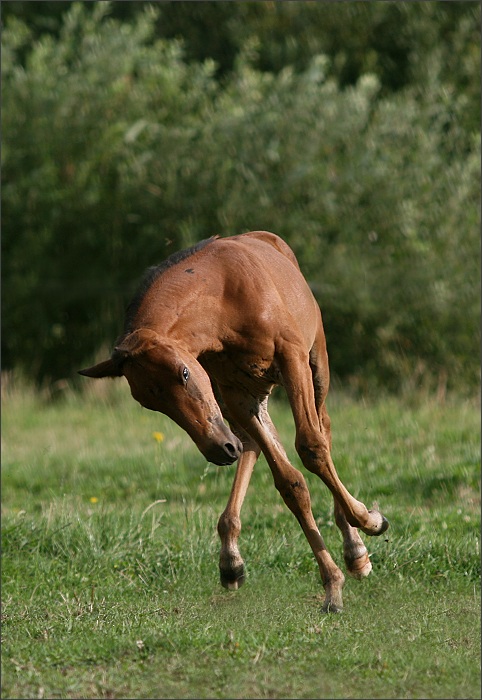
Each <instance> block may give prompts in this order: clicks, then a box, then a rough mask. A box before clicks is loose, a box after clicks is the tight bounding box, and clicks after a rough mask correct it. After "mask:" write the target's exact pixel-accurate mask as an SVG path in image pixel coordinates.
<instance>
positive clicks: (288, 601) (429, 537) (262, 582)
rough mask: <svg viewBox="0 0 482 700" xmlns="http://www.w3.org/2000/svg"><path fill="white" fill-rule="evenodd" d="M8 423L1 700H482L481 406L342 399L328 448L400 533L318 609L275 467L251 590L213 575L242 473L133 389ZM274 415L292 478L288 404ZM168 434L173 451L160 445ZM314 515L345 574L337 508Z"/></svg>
mask: <svg viewBox="0 0 482 700" xmlns="http://www.w3.org/2000/svg"><path fill="white" fill-rule="evenodd" d="M4 393H5V395H4V397H3V411H2V453H3V454H2V512H3V517H2V543H3V568H2V577H3V586H2V595H3V611H2V620H3V625H2V627H3V650H2V696H3V697H4V698H37V697H48V698H79V697H83V698H132V697H134V698H284V697H290V698H366V697H367V698H480V663H479V660H480V585H479V581H480V579H479V576H480V559H479V530H480V496H479V485H480V472H479V469H480V417H479V408H478V406H477V405H476V404H474V403H471V402H468V401H455V400H450V401H448V402H447V403H446V404H445V405H438V404H436V403H434V402H433V401H431V400H427V401H425V402H422V401H420V402H418V403H412V404H409V403H407V402H403V401H401V400H395V399H393V398H392V399H384V400H380V401H379V402H375V403H365V402H360V401H359V402H355V401H353V400H351V399H349V398H347V397H343V396H340V395H333V396H330V400H329V409H330V415H331V418H332V426H333V440H334V445H333V456H334V460H335V464H336V465H337V468H338V471H339V473H340V476H341V477H342V479H343V481H344V482H345V484H346V485H347V486H348V488H349V489H350V490H351V492H352V493H353V495H354V496H356V497H358V498H360V499H361V500H364V501H365V502H366V504H367V505H368V506H369V507H370V506H371V505H372V503H373V502H377V503H378V504H379V506H380V509H381V510H382V512H383V513H384V514H385V515H386V516H387V517H388V519H389V520H390V529H389V530H388V531H387V533H386V534H385V535H384V536H382V537H381V538H374V539H369V538H366V541H367V542H368V545H369V551H370V552H371V558H372V562H373V565H374V571H373V573H372V574H371V575H370V577H369V578H368V579H366V580H365V581H362V582H358V581H354V580H352V579H348V580H347V583H346V586H345V589H344V601H345V610H344V612H343V613H342V614H341V615H322V614H321V613H320V608H321V600H322V586H321V583H320V580H319V575H318V571H317V567H316V564H315V561H314V559H313V557H312V554H311V550H310V548H309V546H308V543H307V542H306V540H305V538H304V536H303V534H302V532H301V530H300V528H299V526H298V524H297V523H296V520H295V519H294V518H293V516H292V515H291V514H290V513H289V512H288V511H287V509H286V508H285V506H284V505H283V504H282V502H281V499H280V497H279V495H278V493H277V492H276V490H275V488H274V486H273V485H272V478H271V475H270V472H269V469H268V467H267V465H266V463H265V461H264V459H260V460H259V463H258V465H257V467H256V469H255V473H254V475H253V480H252V484H251V486H250V489H249V491H248V496H247V500H246V503H245V506H244V508H243V513H242V516H243V530H242V534H241V540H240V544H241V551H242V553H243V556H244V558H245V561H246V564H247V567H248V578H247V581H246V584H245V586H244V587H243V588H242V589H241V590H240V591H238V592H233V593H231V592H227V591H225V590H224V589H223V588H222V587H221V586H220V585H219V583H218V570H217V566H218V565H217V557H218V550H219V544H218V539H217V534H216V522H217V518H218V516H219V514H220V513H221V511H222V510H223V508H224V506H225V504H226V501H227V497H228V493H229V489H230V485H231V480H232V476H233V467H215V466H213V465H210V464H208V463H206V462H205V461H204V460H203V457H202V456H201V455H200V454H199V453H198V452H197V450H196V448H195V447H194V446H193V445H192V443H191V442H190V441H189V439H188V438H187V437H186V436H185V435H184V434H183V433H182V431H180V430H179V429H178V428H177V426H175V425H174V424H173V423H171V422H170V421H169V420H168V419H166V418H164V417H163V416H160V415H156V414H153V413H149V412H147V411H143V410H142V409H141V408H140V407H139V406H138V405H137V404H136V403H135V402H134V401H133V400H132V399H131V398H130V396H128V391H127V390H126V387H125V386H124V385H123V384H122V382H117V383H115V382H112V383H111V382H98V383H94V382H92V383H90V384H89V389H88V390H87V392H86V394H85V395H84V396H83V397H81V396H76V395H74V394H72V395H67V396H66V397H64V399H63V400H61V401H60V402H57V403H47V402H45V401H43V400H42V398H41V397H40V396H38V395H35V394H33V393H32V392H30V391H29V390H28V389H24V390H23V391H20V390H18V389H15V388H9V387H8V385H7V388H6V390H5V392H4ZM272 415H273V418H274V420H275V423H276V424H277V425H278V427H279V430H280V433H281V435H282V437H283V441H284V444H285V447H286V449H287V451H288V454H289V455H290V457H291V459H292V461H293V463H294V464H296V465H297V466H299V465H300V463H299V460H298V458H297V456H296V454H295V451H294V448H293V446H292V445H293V426H292V421H291V417H290V413H289V411H288V410H287V407H286V406H285V404H284V403H282V402H278V403H275V404H274V405H273V410H272ZM154 431H161V432H162V433H163V434H164V440H163V441H162V442H161V443H158V442H156V440H155V439H154V438H153V432H154ZM304 473H305V476H306V478H307V481H308V483H309V485H310V490H311V493H312V501H313V511H314V513H315V517H316V518H317V520H318V522H319V525H320V528H321V531H322V533H323V535H324V537H325V540H326V542H327V545H328V547H329V548H330V551H331V552H332V555H333V556H334V558H335V559H336V560H337V561H338V563H339V564H340V565H341V563H342V556H341V537H340V535H339V533H338V531H337V529H336V527H335V526H334V523H333V516H332V503H331V497H330V495H329V493H328V491H327V489H326V487H324V486H323V484H321V482H319V481H318V480H317V479H316V478H315V477H313V476H312V475H311V474H306V472H304Z"/></svg>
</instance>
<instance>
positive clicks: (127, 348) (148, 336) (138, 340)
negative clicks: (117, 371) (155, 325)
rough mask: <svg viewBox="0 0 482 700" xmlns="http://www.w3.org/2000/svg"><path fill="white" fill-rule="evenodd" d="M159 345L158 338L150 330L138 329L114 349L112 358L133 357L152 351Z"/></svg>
mask: <svg viewBox="0 0 482 700" xmlns="http://www.w3.org/2000/svg"><path fill="white" fill-rule="evenodd" d="M158 344H159V336H158V335H157V333H155V332H154V331H151V329H150V328H138V329H137V330H136V331H133V332H132V333H129V335H127V336H126V337H125V338H124V339H123V340H122V342H121V343H120V344H119V345H117V346H116V347H115V349H114V356H117V357H119V356H120V357H133V356H134V355H140V354H141V353H143V352H148V351H149V350H152V348H153V347H155V346H156V345H158Z"/></svg>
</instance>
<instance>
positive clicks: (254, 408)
mask: <svg viewBox="0 0 482 700" xmlns="http://www.w3.org/2000/svg"><path fill="white" fill-rule="evenodd" d="M230 398H231V400H229V399H228V395H227V394H225V400H226V403H228V406H229V409H230V412H231V413H232V415H234V416H235V417H236V421H237V422H238V423H239V424H240V425H242V426H243V428H244V429H245V430H246V432H248V433H249V434H250V436H251V437H252V439H253V440H254V441H255V443H256V444H257V445H259V446H260V447H261V449H262V451H263V454H264V455H265V457H266V460H267V462H268V464H269V467H270V469H271V472H272V474H273V479H274V483H275V486H276V488H277V490H278V491H279V493H280V494H281V496H282V498H283V500H284V502H285V503H286V505H287V506H288V508H289V509H290V510H291V512H292V513H293V514H294V515H295V517H296V519H297V520H298V522H299V524H300V525H301V528H302V530H303V532H304V533H305V536H306V538H307V540H308V542H309V544H310V546H311V549H312V551H313V554H314V555H315V558H316V561H317V563H318V568H319V570H320V575H321V580H322V582H323V586H324V588H325V600H324V603H323V606H322V611H323V612H339V611H340V610H342V608H343V599H342V589H343V584H344V582H345V577H344V576H343V573H342V572H341V570H340V569H339V568H338V566H337V565H336V564H335V562H334V561H333V559H332V558H331V555H330V553H329V552H328V550H327V548H326V546H325V543H324V541H323V538H322V536H321V534H320V532H319V530H318V527H317V525H316V522H315V519H314V517H313V513H312V510H311V499H310V494H309V491H308V487H307V485H306V481H305V479H304V477H303V475H302V473H301V472H300V471H299V470H298V469H296V468H295V467H293V466H292V465H291V464H290V462H289V460H288V457H287V455H286V453H285V451H284V449H283V447H282V445H281V441H280V439H279V436H278V434H277V432H276V429H275V427H274V425H273V424H272V422H271V419H270V417H269V415H268V411H267V401H268V397H267V396H266V397H264V399H260V400H256V399H254V397H246V395H245V394H241V393H234V392H233V393H232V394H231V397H230Z"/></svg>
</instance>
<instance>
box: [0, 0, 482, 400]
mask: <svg viewBox="0 0 482 700" xmlns="http://www.w3.org/2000/svg"><path fill="white" fill-rule="evenodd" d="M2 13H3V19H4V30H3V34H2V85H3V114H2V118H3V134H2V228H3V272H2V281H3V295H2V317H3V334H2V353H3V365H4V367H7V368H20V369H22V370H23V371H24V372H25V373H27V374H28V376H30V377H32V378H34V379H36V380H37V381H43V380H46V379H55V378H59V377H70V376H72V374H73V373H74V371H75V369H76V368H78V367H79V366H82V364H83V363H85V362H86V361H88V360H90V359H92V356H93V355H94V353H96V352H97V351H98V350H99V348H100V347H101V346H102V345H104V346H110V344H111V343H112V342H113V340H114V338H115V337H116V335H117V333H118V332H119V330H120V328H121V324H122V316H123V309H124V306H125V304H126V303H127V301H128V299H129V297H130V295H131V294H132V291H133V288H134V287H135V285H136V282H137V280H138V278H139V276H140V275H141V274H142V271H143V269H144V268H145V267H146V266H148V265H151V264H153V263H155V262H159V261H160V260H161V259H163V258H164V257H165V256H166V255H168V254H169V253H171V252H173V251H174V250H176V249H178V248H180V247H182V246H184V245H186V244H190V243H192V242H194V241H196V240H199V239H202V238H204V237H207V236H209V235H212V234H221V235H229V234H233V233H239V232H242V231H246V230H252V229H267V230H271V231H275V232H277V233H279V234H280V235H282V236H283V237H284V238H285V239H286V240H287V241H288V242H289V243H290V244H291V246H292V247H293V248H294V250H295V252H296V253H297V255H298V257H299V259H300V263H301V266H302V269H303V271H304V272H305V274H306V276H307V278H308V279H309V281H310V283H311V285H312V288H313V290H314V292H315V294H316V296H317V298H318V300H319V302H320V306H321V308H322V310H323V314H324V319H325V326H326V333H327V337H328V343H329V350H330V359H331V366H332V370H333V372H334V373H335V374H337V375H338V376H340V377H342V378H344V380H345V381H351V382H352V384H353V385H355V386H360V385H361V386H364V382H366V380H369V381H370V383H372V384H377V383H378V384H381V383H383V384H384V385H385V386H389V387H392V388H399V387H400V386H402V385H405V386H406V385H407V384H408V385H409V386H412V387H413V386H417V385H418V384H420V383H423V382H425V383H427V384H428V385H430V386H434V385H435V386H436V385H437V384H438V385H439V388H440V389H441V390H442V391H443V390H444V389H445V386H446V385H448V386H449V387H452V388H453V387H457V388H458V389H459V390H463V391H471V390H473V389H474V388H475V387H476V386H477V384H478V379H479V363H478V356H479V353H478V349H479V219H480V212H479V209H480V207H479V203H480V201H479V198H480V136H479V129H480V36H479V23H480V5H479V3H470V2H462V3H455V2H454V3H452V2H424V3H418V2H416V3H382V2H371V3H366V2H365V3H323V2H320V3H305V2H297V3H290V2H285V3H271V2H266V3H249V2H248V3H211V2H207V3H185V2H180V3H161V4H160V5H151V4H150V3H142V2H141V3H130V2H127V3H112V4H109V3H105V2H99V3H97V2H95V3H50V2H44V3H22V2H19V3H13V2H8V1H7V2H4V3H2Z"/></svg>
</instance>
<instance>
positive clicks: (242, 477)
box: [218, 430, 260, 590]
mask: <svg viewBox="0 0 482 700" xmlns="http://www.w3.org/2000/svg"><path fill="white" fill-rule="evenodd" d="M235 433H236V434H237V435H238V437H240V438H241V439H242V442H243V453H242V455H241V457H240V458H239V460H238V464H237V466H236V474H235V476H234V481H233V485H232V488H231V494H230V496H229V500H228V503H227V506H226V508H225V510H224V512H223V513H222V515H221V517H220V518H219V521H218V534H219V537H220V538H221V553H220V557H219V572H220V576H221V584H222V585H223V586H224V588H228V589H229V590H237V589H238V588H240V586H242V585H243V583H244V579H245V566H244V561H243V559H242V557H241V554H240V552H239V549H238V537H239V534H240V532H241V519H240V513H241V506H242V505H243V501H244V498H245V496H246V491H247V489H248V486H249V481H250V479H251V474H252V473H253V468H254V465H255V463H256V460H257V459H258V457H259V453H260V448H259V447H258V445H257V444H256V443H255V442H254V440H252V439H251V438H250V437H249V435H248V434H247V433H244V431H243V432H242V433H241V431H238V430H235Z"/></svg>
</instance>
